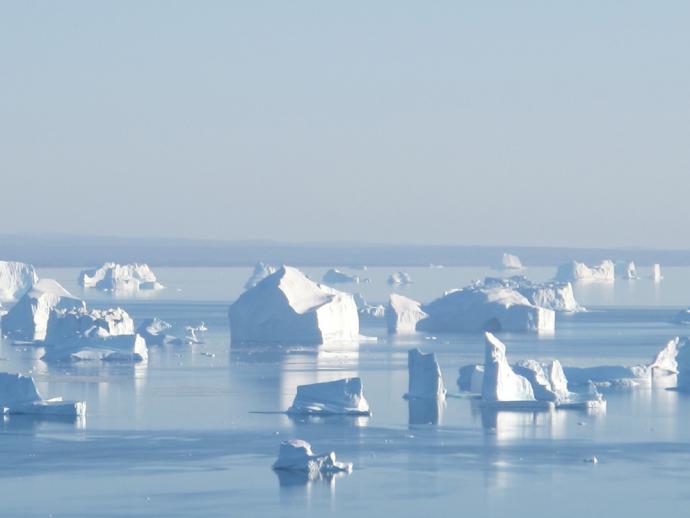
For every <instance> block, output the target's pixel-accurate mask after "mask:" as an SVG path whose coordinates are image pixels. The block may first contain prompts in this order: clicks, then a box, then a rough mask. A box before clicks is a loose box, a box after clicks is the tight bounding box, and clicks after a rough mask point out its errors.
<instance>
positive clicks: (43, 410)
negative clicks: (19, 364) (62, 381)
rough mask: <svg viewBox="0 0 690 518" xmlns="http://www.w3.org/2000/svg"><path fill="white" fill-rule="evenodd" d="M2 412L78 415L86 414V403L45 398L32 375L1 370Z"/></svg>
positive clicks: (0, 401) (0, 409) (0, 393)
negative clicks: (39, 391)
mask: <svg viewBox="0 0 690 518" xmlns="http://www.w3.org/2000/svg"><path fill="white" fill-rule="evenodd" d="M0 413H7V414H32V415H42V416H62V417H77V416H83V415H85V414H86V403H84V402H83V401H63V400H62V398H59V397H57V398H51V399H43V398H42V397H41V395H40V394H39V393H38V390H37V389H36V384H35V383H34V380H33V378H32V377H31V376H22V375H21V374H12V373H9V372H0Z"/></svg>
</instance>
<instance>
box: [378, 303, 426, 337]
mask: <svg viewBox="0 0 690 518" xmlns="http://www.w3.org/2000/svg"><path fill="white" fill-rule="evenodd" d="M428 316H429V315H427V314H426V313H425V312H424V311H423V310H422V304H421V303H420V302H417V301H416V300H412V299H411V298H408V297H405V296H403V295H398V294H397V293H392V294H391V296H390V298H389V300H388V308H386V322H387V324H388V332H389V333H391V334H393V333H395V334H409V333H415V332H416V331H417V323H418V322H419V321H420V320H422V319H424V318H426V317H428Z"/></svg>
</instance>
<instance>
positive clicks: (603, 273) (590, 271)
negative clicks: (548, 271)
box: [556, 260, 616, 282]
mask: <svg viewBox="0 0 690 518" xmlns="http://www.w3.org/2000/svg"><path fill="white" fill-rule="evenodd" d="M615 278H616V277H615V267H614V264H613V262H612V261H609V260H606V261H603V262H602V263H601V264H600V265H599V266H592V267H589V266H587V265H586V264H584V263H578V262H577V261H571V262H569V263H566V264H563V265H561V266H559V268H558V271H557V272H556V280H558V281H563V282H577V281H595V282H613V281H614V280H615Z"/></svg>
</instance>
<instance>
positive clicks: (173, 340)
mask: <svg viewBox="0 0 690 518" xmlns="http://www.w3.org/2000/svg"><path fill="white" fill-rule="evenodd" d="M170 329H172V325H171V324H169V323H168V322H166V321H164V320H160V319H158V318H150V319H147V320H144V321H143V322H142V323H141V325H140V326H139V327H138V328H137V333H138V334H140V335H141V336H142V337H143V338H144V340H145V341H146V345H148V346H151V345H181V344H182V340H181V339H180V338H178V337H176V336H173V335H170V334H168V333H167V331H169V330H170Z"/></svg>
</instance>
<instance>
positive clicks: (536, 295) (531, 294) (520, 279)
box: [478, 275, 585, 313]
mask: <svg viewBox="0 0 690 518" xmlns="http://www.w3.org/2000/svg"><path fill="white" fill-rule="evenodd" d="M478 286H481V284H478ZM483 286H485V287H492V286H494V287H495V286H500V287H504V288H511V289H514V290H516V291H517V292H518V293H520V294H522V295H523V296H524V297H525V298H527V299H528V300H529V301H530V302H531V303H532V304H534V305H535V306H538V307H540V308H547V309H552V310H554V311H564V312H568V313H574V312H578V311H585V308H584V307H582V306H580V304H578V302H577V300H575V295H574V293H573V285H572V284H571V283H570V282H545V283H534V282H532V281H530V280H529V279H527V278H526V277H525V276H522V275H514V276H513V277H509V278H507V279H498V278H494V277H487V278H486V279H484V283H483Z"/></svg>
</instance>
